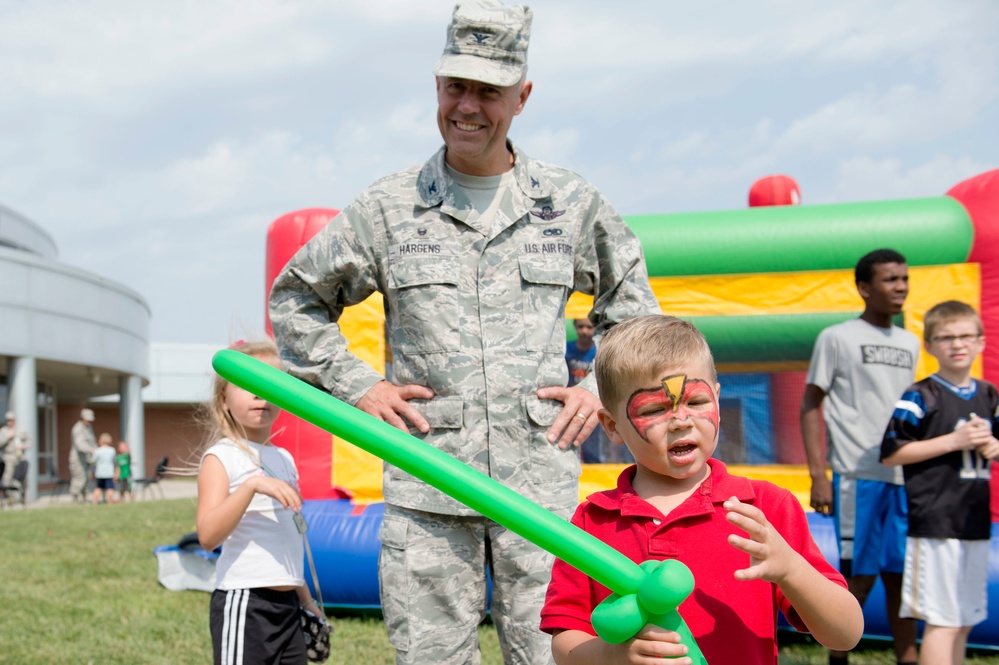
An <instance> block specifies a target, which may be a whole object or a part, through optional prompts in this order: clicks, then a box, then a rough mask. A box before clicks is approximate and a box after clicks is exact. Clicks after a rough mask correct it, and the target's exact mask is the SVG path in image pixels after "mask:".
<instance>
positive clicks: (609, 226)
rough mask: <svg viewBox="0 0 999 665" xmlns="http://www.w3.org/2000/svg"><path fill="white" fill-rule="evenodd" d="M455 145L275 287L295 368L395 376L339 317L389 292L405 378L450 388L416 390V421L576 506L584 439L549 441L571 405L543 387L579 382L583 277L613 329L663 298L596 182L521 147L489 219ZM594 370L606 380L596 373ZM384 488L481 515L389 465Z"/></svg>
mask: <svg viewBox="0 0 999 665" xmlns="http://www.w3.org/2000/svg"><path fill="white" fill-rule="evenodd" d="M511 147H512V146H511ZM444 150H445V149H444V148H442V149H441V150H440V151H439V152H438V153H437V154H436V155H435V156H434V157H433V158H432V159H431V160H430V161H429V162H427V163H425V164H424V165H422V167H413V168H411V169H408V170H405V171H401V172H399V173H397V174H395V175H392V176H388V177H387V178H384V179H382V180H380V181H378V182H377V183H375V184H374V185H372V186H371V187H369V188H368V189H367V190H365V191H364V192H363V193H362V194H361V195H360V196H359V197H358V199H357V200H355V201H354V202H353V203H351V204H350V205H349V206H348V207H347V208H346V209H345V210H343V212H342V213H341V214H340V215H338V216H337V217H336V218H334V219H333V220H332V221H331V222H330V223H329V224H328V225H327V226H326V227H325V228H324V229H322V230H321V231H320V232H319V233H318V234H317V235H316V236H315V238H313V239H312V240H311V241H310V242H309V243H308V244H307V245H306V246H305V247H303V248H302V249H301V250H300V251H299V252H298V253H297V254H296V255H295V257H294V258H292V260H291V261H290V262H289V263H288V265H287V267H286V268H285V270H284V271H283V272H282V274H281V275H280V276H279V277H278V278H277V280H276V281H275V283H274V287H273V290H272V292H271V298H270V317H271V323H272V324H273V328H274V333H275V337H276V339H277V342H278V345H279V347H280V348H281V353H282V358H283V360H284V362H285V365H286V367H287V368H288V371H289V372H290V373H291V374H293V375H294V376H297V377H299V378H301V379H303V380H305V381H307V382H309V383H311V384H313V385H316V386H320V387H322V388H323V389H325V390H328V391H329V392H330V393H331V394H332V395H333V396H335V397H337V398H339V399H341V400H343V401H345V402H347V403H349V404H356V403H357V401H358V400H359V399H360V398H361V397H362V396H363V395H364V394H365V393H366V392H367V391H368V390H369V389H370V388H371V387H372V386H373V385H374V384H375V383H376V382H378V381H379V380H381V379H382V378H383V377H382V376H381V375H380V374H379V373H378V372H376V371H375V370H374V369H373V368H372V367H371V366H370V365H368V364H367V363H365V362H363V361H362V360H360V359H359V358H357V357H356V356H355V355H353V354H352V353H350V352H349V351H348V350H347V342H346V340H345V338H344V337H343V336H342V335H341V333H340V330H339V326H337V324H336V321H337V320H338V319H339V317H340V315H341V313H342V312H343V308H344V307H347V306H349V305H353V304H356V303H359V302H361V301H363V300H364V299H365V298H367V297H368V296H369V295H370V294H371V293H372V292H374V291H379V292H381V293H382V294H383V295H384V299H385V300H384V302H385V314H386V324H387V325H386V334H387V337H388V344H389V347H390V349H391V352H392V365H391V373H390V376H391V377H392V380H393V382H395V383H396V384H399V385H405V384H418V385H422V386H428V387H430V388H432V389H433V390H434V393H435V397H434V398H433V399H431V400H413V401H412V402H411V404H412V405H413V406H415V407H416V408H417V409H418V410H419V411H420V413H421V414H422V415H423V416H424V417H425V418H426V419H427V421H428V422H429V424H430V427H431V429H430V432H429V433H428V434H425V435H423V434H420V433H419V432H418V431H417V430H415V429H411V432H412V433H413V434H414V435H416V436H419V437H420V438H422V439H424V440H425V441H426V442H427V443H429V444H431V445H433V446H434V447H436V448H438V449H440V450H443V451H445V452H447V453H449V454H451V455H453V456H454V457H456V458H458V459H459V460H461V461H462V462H465V463H466V464H469V465H471V466H472V467H473V468H475V469H478V470H479V471H481V472H483V473H485V474H487V475H489V476H490V477H492V478H493V479H495V480H497V481H499V482H501V483H503V484H505V485H507V486H508V487H511V488H512V489H514V490H516V491H517V492H519V493H521V494H522V495H524V496H525V497H527V498H529V499H531V500H533V501H536V502H537V503H539V504H541V505H543V506H545V507H547V508H549V509H551V510H556V511H559V512H562V511H569V510H570V509H571V508H572V507H574V506H575V505H576V504H577V503H578V498H577V491H578V489H577V487H578V476H579V471H580V467H579V450H578V448H575V447H570V449H569V450H559V448H558V447H557V446H554V445H552V444H549V443H548V441H547V440H546V438H545V434H546V432H547V430H548V428H549V427H550V426H551V425H552V423H553V422H554V420H555V418H556V416H557V415H558V413H559V412H560V411H561V409H562V404H561V402H557V401H554V400H541V399H538V397H537V395H536V394H535V392H536V391H537V390H538V389H539V388H542V387H545V386H565V385H566V381H567V370H566V364H565V357H564V354H565V320H564V316H565V306H566V301H567V300H568V298H569V296H570V295H571V294H572V292H573V291H581V292H583V293H586V294H591V295H594V305H593V311H592V312H591V317H592V318H593V319H594V322H595V324H596V328H597V334H598V336H599V334H600V333H602V332H603V331H605V330H606V329H607V328H608V327H610V326H611V325H613V324H614V323H617V322H618V321H621V320H623V319H625V318H629V317H632V316H636V315H640V314H648V313H658V312H659V306H658V303H657V301H656V299H655V297H654V296H653V294H652V291H651V289H650V287H649V281H648V273H647V270H646V267H645V260H644V257H643V254H642V248H641V245H640V243H639V241H638V239H637V238H636V237H635V235H634V234H633V233H632V232H631V230H630V229H629V228H628V227H627V226H626V225H625V223H624V221H623V220H622V219H621V217H620V216H618V214H617V213H616V212H615V211H614V209H613V208H612V207H611V205H610V204H609V203H608V202H607V201H606V200H605V199H604V198H603V196H602V195H601V194H600V193H599V192H598V191H597V190H596V189H595V188H594V187H593V186H592V185H590V184H588V183H587V182H586V181H585V180H583V179H582V178H581V177H579V176H578V175H576V174H574V173H572V172H570V171H567V170H565V169H561V168H557V167H555V166H552V165H549V164H545V163H543V162H539V161H535V160H532V159H530V158H529V157H528V156H527V155H525V154H524V153H523V152H521V151H519V150H516V149H514V150H515V154H516V160H515V166H514V173H513V176H514V177H513V182H512V183H511V184H510V186H509V187H508V188H507V189H506V194H505V197H504V200H503V201H502V202H501V206H500V209H499V211H498V212H497V218H496V219H494V220H491V223H490V220H482V219H480V218H479V216H478V213H477V212H475V211H474V210H473V209H472V207H471V205H470V204H469V202H468V201H467V200H465V199H464V197H463V193H462V190H461V189H460V188H457V187H455V186H453V185H452V179H451V178H450V176H449V175H448V173H447V170H446V168H445V165H444ZM581 385H583V387H585V388H587V389H589V390H591V391H592V392H594V393H595V392H596V390H595V388H594V379H593V377H592V376H591V377H588V378H587V379H586V380H585V381H584V382H583V383H582V384H581ZM383 492H384V495H385V500H386V501H387V502H388V503H391V504H394V505H397V506H401V507H404V508H411V509H415V510H423V511H428V512H435V513H444V514H452V515H467V514H474V513H473V511H471V510H470V509H468V508H466V507H465V506H463V505H461V504H459V503H458V502H456V501H455V500H453V499H451V498H450V497H447V496H445V495H444V494H442V493H441V492H439V491H438V490H436V489H434V488H432V487H430V486H428V485H426V484H425V483H423V482H422V481H420V480H418V479H416V478H414V477H413V476H411V475H409V474H407V473H405V472H403V471H402V470H400V469H398V468H396V467H394V466H391V465H388V464H387V465H386V468H385V471H384V477H383Z"/></svg>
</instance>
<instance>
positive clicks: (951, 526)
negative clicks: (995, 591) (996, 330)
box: [881, 300, 999, 665]
mask: <svg viewBox="0 0 999 665" xmlns="http://www.w3.org/2000/svg"><path fill="white" fill-rule="evenodd" d="M923 337H924V340H925V344H926V350H927V352H929V354H930V355H932V356H933V357H934V358H936V359H937V361H938V362H939V363H940V369H939V370H938V371H937V373H936V374H932V375H931V376H929V377H927V378H925V379H923V380H922V381H919V382H917V383H915V384H913V385H912V386H910V387H909V388H908V390H906V392H905V394H904V395H902V399H901V400H899V402H898V404H897V405H896V406H895V412H894V414H893V415H892V419H891V422H890V423H889V424H888V429H887V431H886V432H885V436H884V440H883V441H882V443H881V461H882V462H883V463H884V464H886V465H889V466H899V465H901V466H902V470H903V472H904V474H905V491H906V496H907V497H908V506H909V532H908V538H907V540H906V554H905V572H904V574H903V578H902V607H901V610H900V612H899V615H900V616H902V617H908V618H913V619H922V620H924V621H925V622H926V627H925V629H924V631H923V646H922V649H920V658H919V662H920V663H923V664H927V663H933V664H934V665H952V664H954V663H963V662H964V651H965V645H966V643H967V640H968V633H970V632H971V628H972V626H974V625H975V624H977V623H980V622H982V621H984V620H985V618H986V616H987V606H988V579H987V576H988V568H989V565H988V564H989V550H990V537H991V532H990V529H991V515H990V511H989V464H990V462H989V460H991V459H993V458H995V457H996V456H999V440H997V439H996V437H995V435H994V432H995V431H997V430H996V427H997V424H999V420H997V418H996V415H997V408H999V393H997V391H996V387H995V386H994V385H992V384H991V383H988V382H986V381H981V380H978V379H973V378H972V377H971V366H972V363H974V361H975V358H976V357H977V356H978V354H979V353H981V352H982V349H983V348H984V347H985V338H984V336H983V334H982V321H981V319H980V318H979V317H978V314H977V313H976V312H975V310H974V309H973V308H972V307H970V306H969V305H966V304H965V303H962V302H958V301H956V300H948V301H946V302H942V303H940V304H938V305H935V306H934V307H933V308H931V309H930V311H929V312H927V313H926V319H925V328H924V334H923Z"/></svg>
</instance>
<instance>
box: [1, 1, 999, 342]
mask: <svg viewBox="0 0 999 665" xmlns="http://www.w3.org/2000/svg"><path fill="white" fill-rule="evenodd" d="M453 5H454V3H453V2H451V1H450V0H449V1H444V0H420V1H416V0H414V1H411V2H409V1H403V0H336V1H335V2H330V1H329V0H302V1H296V0H240V1H236V0H232V1H225V2H223V1H221V0H191V1H187V2H184V1H181V0H178V1H173V2H134V1H132V0H75V1H70V0H32V1H31V2H23V1H20V0H0V91H2V92H0V95H2V101H0V204H3V205H5V206H7V207H9V208H12V209H14V210H16V211H17V212H19V213H21V214H23V215H25V216H26V217H28V218H29V219H32V220H33V221H35V222H36V223H38V224H40V225H41V226H43V227H44V228H45V229H46V230H47V231H48V232H49V233H50V234H51V235H52V236H53V237H54V239H55V241H56V243H57V244H58V246H59V252H60V253H59V258H60V260H61V261H62V262H64V263H67V264H70V265H72V266H75V267H78V268H83V269H85V270H88V271H91V272H94V273H97V274H99V275H101V276H103V277H106V278H108V279H111V280H113V281H116V282H119V283H122V284H125V285H127V286H129V287H131V288H132V289H134V290H136V291H138V292H139V293H140V294H142V296H143V297H145V298H146V300H147V301H148V302H149V304H150V306H151V308H152V311H153V320H152V330H151V338H152V341H153V342H198V343H218V344H224V343H227V342H229V341H231V340H233V339H235V338H238V337H245V336H247V335H250V336H252V335H254V334H259V333H260V332H261V331H262V330H263V310H264V250H265V239H266V231H267V228H268V226H269V225H270V223H271V222H272V221H273V220H274V219H276V218H277V217H279V216H280V215H282V214H284V213H287V212H291V211H294V210H297V209H300V208H306V207H333V208H338V207H342V206H344V205H346V204H347V203H349V202H350V201H351V200H352V199H353V198H354V196H355V195H356V194H357V193H358V192H359V191H360V190H361V189H362V188H363V187H365V186H366V185H368V184H370V183H371V182H372V181H374V180H375V179H377V178H378V177H380V176H382V175H385V174H387V173H390V172H392V171H395V170H398V169H401V168H404V167H407V166H409V165H411V164H415V163H417V162H420V161H423V160H424V159H425V158H426V157H428V156H430V155H431V154H432V153H433V152H434V151H436V149H437V148H438V147H439V143H440V136H439V134H438V132H437V127H436V122H435V115H434V114H435V96H434V92H433V77H432V74H431V70H432V68H433V65H434V63H435V61H436V59H437V56H438V55H439V53H440V50H441V48H442V46H443V41H444V32H445V27H446V25H447V22H448V20H449V18H450V15H451V10H452V8H453ZM532 7H533V8H534V11H535V20H534V32H533V37H532V41H531V50H530V61H531V64H530V67H531V69H530V78H531V79H532V80H533V81H534V92H533V94H532V96H531V99H530V100H529V102H528V105H527V107H526V108H525V110H524V113H523V114H522V115H521V116H520V117H519V118H517V119H516V120H515V121H514V124H513V128H512V131H511V137H512V138H513V140H514V141H516V142H517V143H518V144H519V145H521V146H522V147H523V148H524V149H526V150H527V151H528V152H529V153H530V154H533V155H535V156H537V157H540V158H543V159H545V160H548V161H552V162H555V163H558V164H561V165H563V166H567V167H570V168H572V169H574V170H576V171H578V172H580V173H582V174H583V175H584V176H586V177H587V178H588V179H589V180H590V181H592V182H593V183H594V184H596V185H597V186H598V187H599V188H600V189H601V190H602V191H603V192H604V193H605V194H606V195H607V196H608V198H610V200H611V201H612V202H613V203H614V204H615V206H616V207H617V208H618V210H619V211H620V212H621V213H622V214H624V215H626V216H627V215H629V214H645V213H666V212H684V211H696V210H720V209H731V208H742V207H745V205H746V195H747V192H748V190H749V186H750V185H751V184H752V182H753V181H754V180H755V179H756V178H758V177H760V176H763V175H766V174H770V173H786V174H789V175H792V176H793V177H795V178H796V179H797V180H798V182H799V183H800V186H801V189H802V195H803V198H804V202H805V203H806V204H808V203H830V202H845V201H860V200H877V199H888V198H905V197H919V196H936V195H940V194H943V193H944V192H945V191H946V190H947V189H949V188H950V187H951V186H952V185H954V184H956V183H957V182H959V181H961V180H963V179H965V178H967V177H970V176H972V175H975V174H977V173H980V172H982V171H986V170H989V169H993V168H996V167H999V73H997V62H999V3H997V2H995V1H994V0H840V1H839V2H800V0H798V1H791V0H770V1H764V2H752V3H745V2H740V3H736V2H720V1H703V2H687V3H682V4H681V3H677V2H667V1H664V0H622V1H621V2H613V3H612V2H607V1H606V0H572V1H568V0H567V1H564V2H562V1H556V0H538V1H537V2H535V3H534V4H533V5H532Z"/></svg>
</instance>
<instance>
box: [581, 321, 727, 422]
mask: <svg viewBox="0 0 999 665" xmlns="http://www.w3.org/2000/svg"><path fill="white" fill-rule="evenodd" d="M695 362H704V363H705V364H707V366H708V367H709V368H711V381H712V383H714V382H715V381H716V380H717V374H716V372H715V359H714V357H713V356H712V355H711V349H710V348H709V347H708V342H707V340H706V339H704V335H702V334H701V331H700V330H698V329H697V328H695V327H694V325H693V324H691V323H688V322H687V321H684V320H682V319H678V318H676V317H675V316H662V315H659V314H652V315H648V316H639V317H636V318H634V319H628V320H627V321H624V322H622V323H619V324H617V325H616V326H614V327H613V328H611V330H610V331H609V332H608V333H606V334H605V335H604V336H603V338H601V340H600V342H599V343H598V344H597V356H596V359H595V360H594V361H593V371H594V373H595V374H596V377H597V390H598V391H599V392H600V401H601V402H603V405H604V407H606V408H608V409H614V408H616V407H617V406H618V405H619V404H621V402H622V401H624V399H625V398H626V397H627V396H626V395H624V394H623V391H622V387H623V386H627V385H630V384H633V383H634V382H636V381H641V380H645V379H650V380H655V379H658V378H660V376H661V375H662V373H663V371H665V370H667V369H672V368H675V367H678V366H680V365H687V364H690V363H695Z"/></svg>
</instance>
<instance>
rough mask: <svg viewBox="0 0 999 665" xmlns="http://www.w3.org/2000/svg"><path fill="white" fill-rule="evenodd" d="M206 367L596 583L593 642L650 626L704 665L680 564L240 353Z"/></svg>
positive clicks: (224, 354) (688, 582) (686, 574)
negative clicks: (582, 522) (570, 518)
mask: <svg viewBox="0 0 999 665" xmlns="http://www.w3.org/2000/svg"><path fill="white" fill-rule="evenodd" d="M212 367H214V369H215V371H216V372H218V374H219V375H220V376H221V377H222V378H224V379H225V380H227V381H229V382H231V383H233V384H235V385H237V386H239V387H240V388H243V389H244V390H247V391H249V392H251V393H253V394H254V395H257V396H258V397H261V398H262V399H265V400H267V401H268V402H271V403H272V404H275V405H277V406H278V407H280V408H282V409H284V410H285V411H288V412H289V413H292V414H294V415H296V416H298V417H299V418H301V419H303V420H307V421H308V422H310V423H312V424H314V425H316V426H317V427H321V428H322V429H324V430H326V431H327V432H330V433H332V434H334V435H336V436H338V437H340V438H341V439H343V440H345V441H349V442H350V443H352V444H353V445H355V446H357V447H358V448H361V449H362V450H365V451H367V452H369V453H371V454H372V455H375V456H376V457H380V458H381V459H383V460H385V461H386V462H389V463H390V464H393V465H395V466H397V467H399V468H400V469H402V470H403V471H406V472H407V473H410V474H412V475H414V476H416V477H417V478H420V479H421V480H423V481H424V482H426V483H428V484H429V485H432V486H433V487H436V488H437V489H439V490H440V491H442V492H444V493H445V494H447V495H448V496H451V497H453V498H454V499H456V500H458V501H460V502H461V503H463V504H465V505H466V506H468V507H469V508H471V509H473V510H475V511H477V512H479V513H481V514H482V515H484V516H486V517H488V518H489V519H491V520H493V521H495V522H496V523H498V524H501V525H503V526H504V527H506V528H507V529H510V530H511V531H513V532H515V533H517V534H519V535H521V536H522V537H524V538H526V539H527V540H529V541H531V542H532V543H534V544H535V545H537V546H538V547H541V548H542V549H544V550H546V551H548V552H550V553H551V554H553V555H555V556H556V557H558V558H559V559H562V560H563V561H565V562H566V563H568V564H569V565H571V566H573V567H575V568H577V569H579V570H580V571H581V572H583V573H585V574H586V575H588V576H589V577H591V578H592V579H594V580H596V581H597V582H599V583H600V584H603V585H604V586H605V587H607V588H608V589H610V590H611V591H612V592H613V593H612V594H611V595H610V596H608V597H607V598H606V599H605V600H604V601H603V602H602V603H600V605H598V606H597V607H596V608H595V609H594V610H593V614H592V617H591V620H592V623H593V629H594V630H595V631H596V633H597V635H598V636H599V637H600V638H601V639H603V640H605V641H607V642H610V643H612V644H619V643H621V642H624V641H626V640H628V639H630V638H632V637H634V636H635V635H636V634H638V632H639V631H640V630H641V629H642V628H643V627H644V626H645V625H646V624H649V623H651V624H655V625H657V626H661V627H663V628H665V629H667V630H672V631H675V632H677V633H679V634H680V639H681V642H682V643H683V644H685V645H686V646H687V649H688V653H687V655H688V656H689V657H690V658H691V659H692V660H693V662H694V665H707V661H706V660H705V659H704V655H703V654H702V653H701V650H700V648H699V647H698V646H697V642H696V641H695V640H694V636H693V635H692V634H691V632H690V629H689V628H688V627H687V624H686V623H685V622H684V620H683V618H682V617H681V616H680V613H679V612H678V611H677V607H678V606H679V605H680V603H681V602H683V600H684V599H685V598H686V597H687V596H688V595H690V593H691V592H692V591H693V589H694V577H693V575H692V574H691V572H690V569H689V568H687V566H685V565H684V564H682V563H681V562H679V561H675V560H666V561H655V560H651V561H645V562H643V563H642V564H641V565H638V564H636V563H635V562H633V561H632V560H631V559H629V558H628V557H626V556H625V555H623V554H621V553H620V552H618V551H617V550H615V549H614V548H613V547H611V546H609V545H607V544H606V543H604V542H603V541H601V540H598V539H597V538H594V537H593V536H591V535H590V534H588V533H586V532H585V531H583V530H582V529H579V528H577V527H576V526H574V525H572V524H570V523H568V522H566V521H565V520H563V519H561V518H560V517H558V516H557V515H555V514H553V513H551V512H549V511H547V510H545V509H544V508H542V507H541V506H539V505H538V504H536V503H534V502H533V501H530V500H528V499H525V498H524V497H522V496H520V495H519V494H517V493H516V492H514V491H513V490H511V489H509V488H507V487H504V486H503V485H501V484H500V483H498V482H496V481H495V480H493V479H492V478H489V477H488V476H486V475H485V474H482V473H480V472H479V471H476V470H475V469H473V468H471V467H469V466H467V465H466V464H463V463H461V462H459V461H458V460H456V459H455V458H453V457H451V456H450V455H448V454H447V453H444V452H441V451H440V450H437V449H436V448H434V447H433V446H431V445H429V444H427V443H424V442H423V441H420V440H419V439H417V438H416V437H414V436H412V435H410V434H408V433H406V432H403V431H401V430H399V429H397V428H395V427H393V426H391V425H389V424H388V423H386V422H383V421H381V420H378V419H377V418H375V417H373V416H370V415H368V414H367V413H364V412H363V411H361V410H360V409H357V408H355V407H353V406H350V405H349V404H347V403H345V402H342V401H340V400H338V399H336V398H335V397H332V396H331V395H328V394H326V393H324V392H323V391H321V390H319V389H317V388H314V387H312V386H310V385H309V384H307V383H305V382H304V381H300V380H298V379H296V378H295V377H293V376H290V375H289V374H286V373H285V372H282V371H281V370H278V369H275V368H274V367H271V366H270V365H268V364H266V363H263V362H260V361H259V360H256V359H255V358H251V357H250V356H248V355H246V354H244V353H239V352H238V351H232V350H225V351H219V352H218V353H216V354H215V356H214V357H213V359H212Z"/></svg>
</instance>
